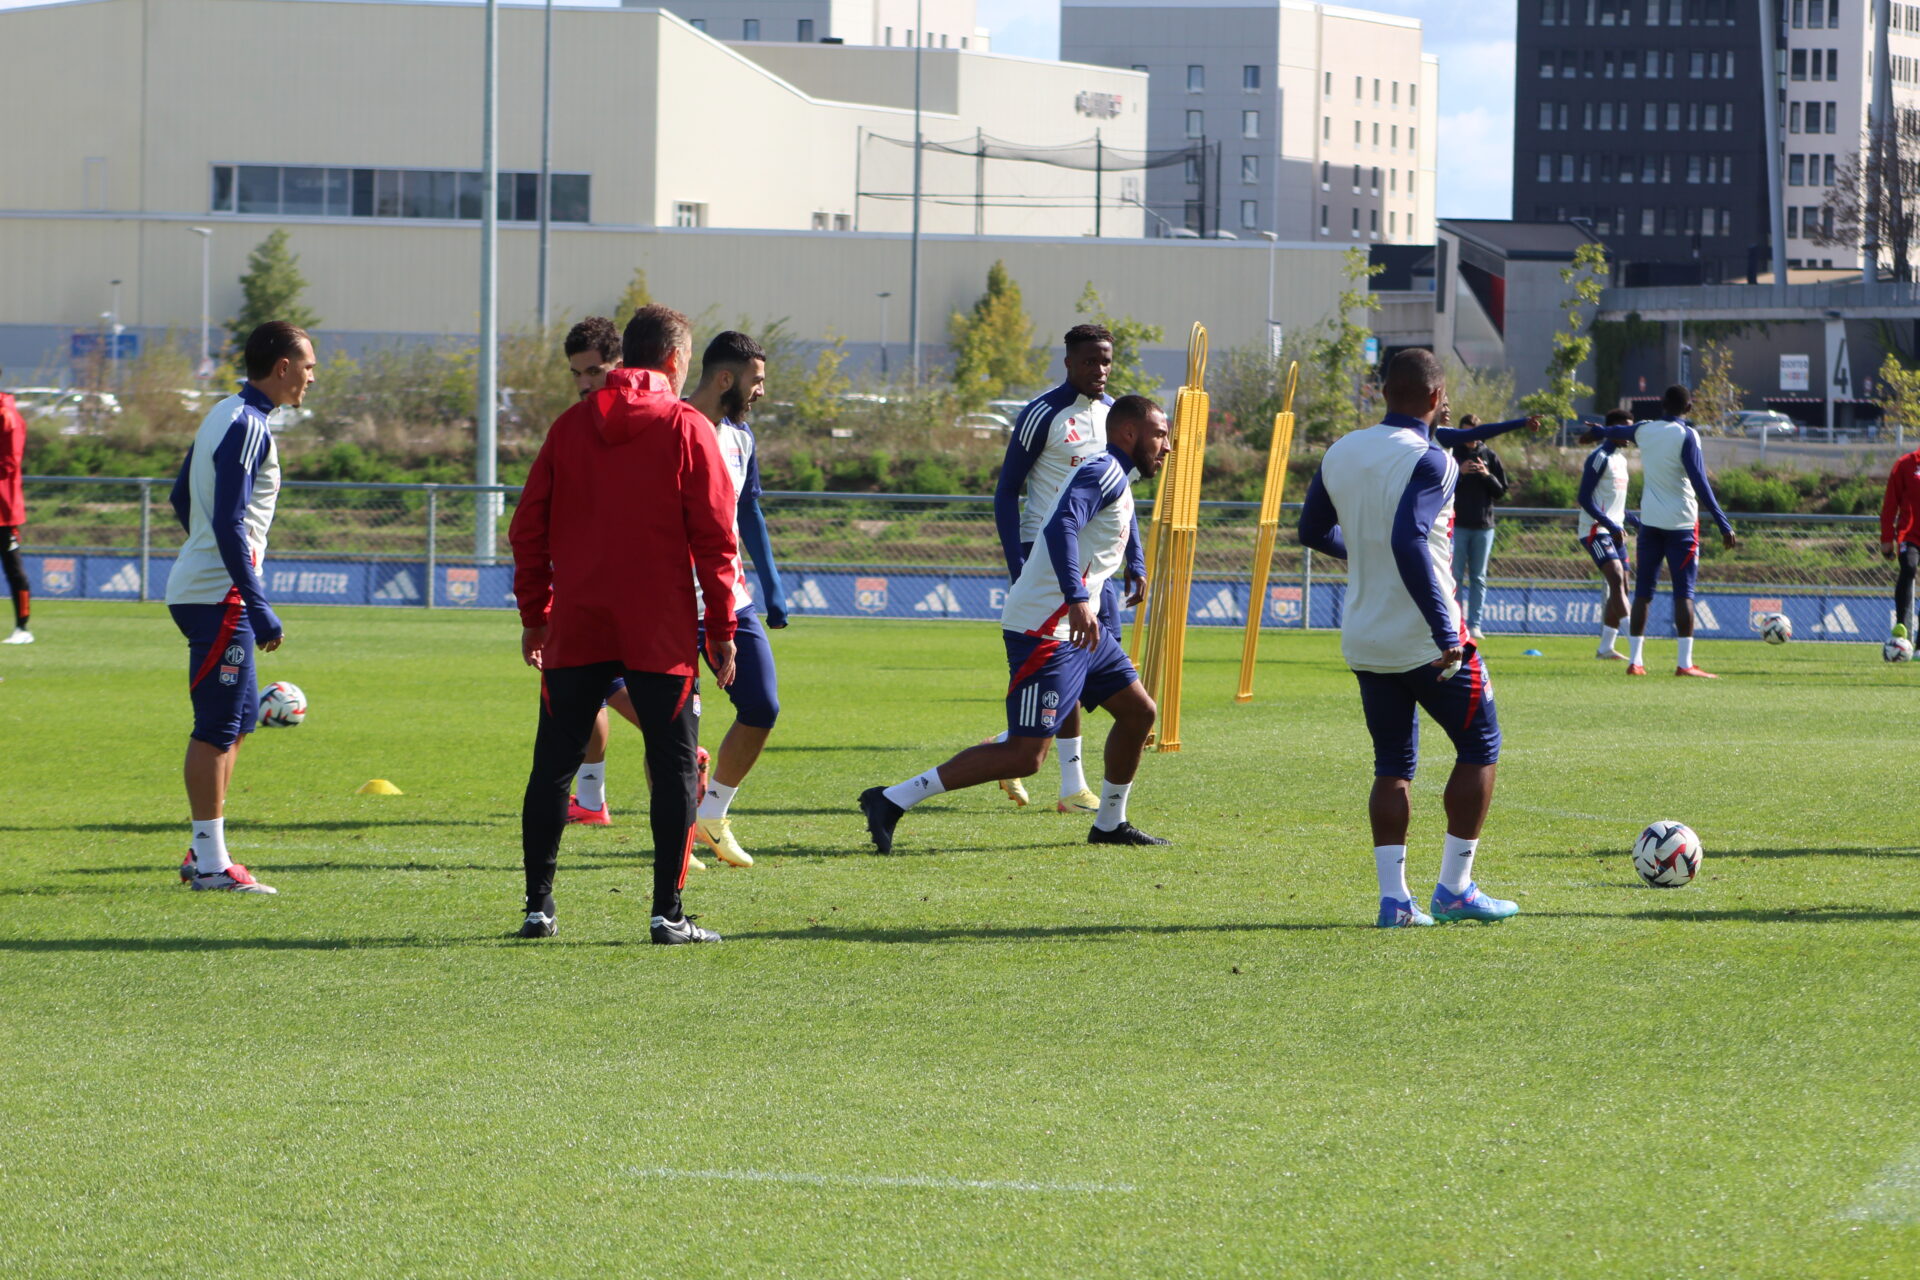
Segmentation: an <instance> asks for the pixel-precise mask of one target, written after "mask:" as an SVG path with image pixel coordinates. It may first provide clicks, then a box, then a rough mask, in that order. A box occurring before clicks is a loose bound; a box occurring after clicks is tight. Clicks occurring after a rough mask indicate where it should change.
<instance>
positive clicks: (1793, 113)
mask: <svg viewBox="0 0 1920 1280" xmlns="http://www.w3.org/2000/svg"><path fill="white" fill-rule="evenodd" d="M1809 114H1811V113H1809ZM1787 132H1788V133H1798V132H1800V104H1799V103H1797V102H1789V103H1788V104H1787Z"/></svg>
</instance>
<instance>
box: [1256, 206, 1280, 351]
mask: <svg viewBox="0 0 1920 1280" xmlns="http://www.w3.org/2000/svg"><path fill="white" fill-rule="evenodd" d="M1260 234H1261V236H1262V237H1263V238H1264V239H1265V240H1266V242H1267V355H1268V357H1269V358H1270V359H1274V360H1278V359H1279V358H1280V344H1279V343H1277V342H1275V341H1274V340H1273V335H1274V334H1275V333H1276V332H1277V331H1278V330H1279V328H1280V326H1279V325H1278V324H1276V323H1275V322H1274V319H1273V273H1274V267H1275V264H1276V263H1277V261H1278V259H1279V257H1280V233H1279V232H1278V231H1262V232H1261V233H1260Z"/></svg>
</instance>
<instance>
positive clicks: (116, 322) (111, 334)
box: [107, 280, 125, 390]
mask: <svg viewBox="0 0 1920 1280" xmlns="http://www.w3.org/2000/svg"><path fill="white" fill-rule="evenodd" d="M109 283H110V284H111V285H112V286H113V306H112V309H111V310H110V311H108V312H107V315H108V317H109V320H108V327H107V343H108V346H107V359H109V360H111V361H113V365H112V368H113V385H114V389H115V390H118V389H119V387H120V333H121V331H122V330H123V329H124V328H125V326H124V325H122V324H121V323H120V282H119V281H118V280H113V281H110V282H109Z"/></svg>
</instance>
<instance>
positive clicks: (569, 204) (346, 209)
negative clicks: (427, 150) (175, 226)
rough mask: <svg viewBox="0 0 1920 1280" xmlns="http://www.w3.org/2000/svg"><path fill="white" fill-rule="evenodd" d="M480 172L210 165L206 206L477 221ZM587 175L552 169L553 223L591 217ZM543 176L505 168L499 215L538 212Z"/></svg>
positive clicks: (525, 216)
mask: <svg viewBox="0 0 1920 1280" xmlns="http://www.w3.org/2000/svg"><path fill="white" fill-rule="evenodd" d="M480 181H481V175H480V174H478V173H474V172H470V171H466V170H458V169H345V168H322V167H320V166H317V165H260V164H243V165H214V166H213V184H212V190H211V192H210V201H209V203H210V206H211V212H214V213H254V214H261V213H264V214H280V215H285V216H290V217H306V218H430V219H438V220H455V219H464V220H473V221H477V220H478V219H479V217H480V213H481V200H480ZM591 181H592V180H591V178H589V176H588V175H587V174H584V173H556V174H554V175H553V182H552V186H551V188H550V193H549V194H550V198H551V200H552V210H551V212H552V217H553V220H554V221H555V222H586V221H588V205H589V200H588V193H589V189H590V186H591ZM539 196H540V175H539V174H537V173H502V174H501V175H500V186H499V201H498V203H499V216H500V217H501V218H502V219H503V220H504V221H508V222H537V221H539V218H540V199H539Z"/></svg>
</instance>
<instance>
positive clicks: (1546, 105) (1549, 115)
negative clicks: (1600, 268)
mask: <svg viewBox="0 0 1920 1280" xmlns="http://www.w3.org/2000/svg"><path fill="white" fill-rule="evenodd" d="M1540 128H1541V130H1542V132H1548V133H1550V132H1552V130H1553V104H1552V103H1551V102H1543V103H1541V104H1540ZM909 141H911V139H909Z"/></svg>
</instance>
